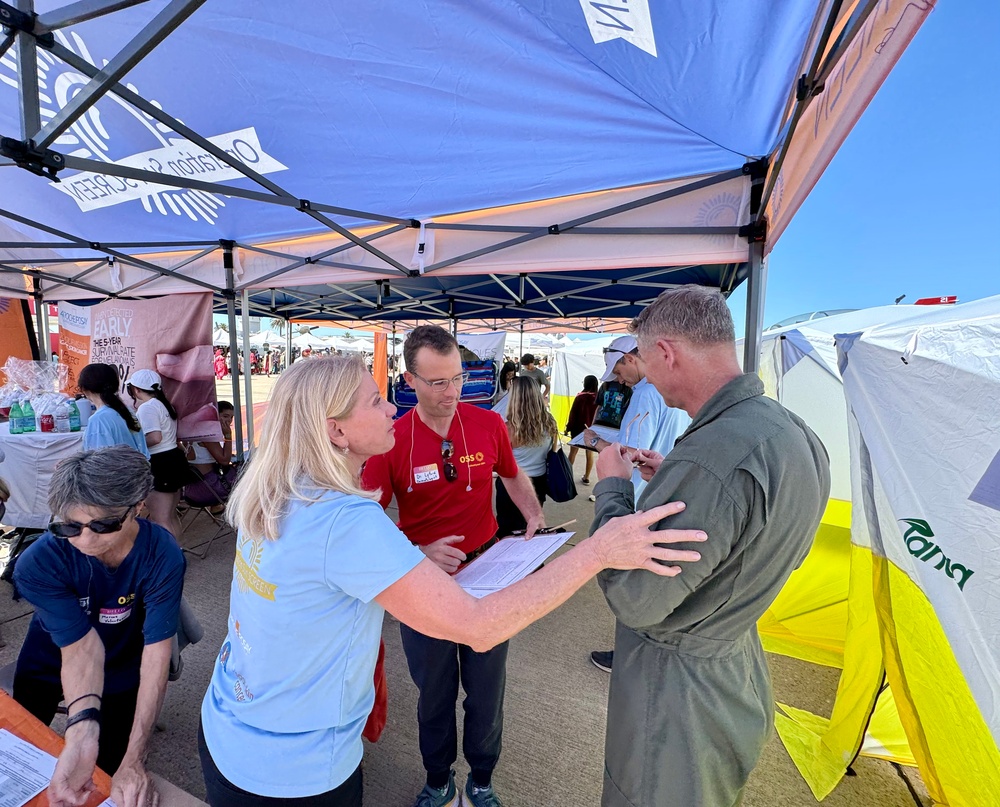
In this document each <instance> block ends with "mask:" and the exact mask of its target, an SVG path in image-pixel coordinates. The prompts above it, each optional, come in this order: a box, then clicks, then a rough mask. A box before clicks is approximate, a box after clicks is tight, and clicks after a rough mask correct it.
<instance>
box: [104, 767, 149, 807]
mask: <svg viewBox="0 0 1000 807" xmlns="http://www.w3.org/2000/svg"><path fill="white" fill-rule="evenodd" d="M111 798H112V799H114V802H115V804H117V805H118V807H156V805H157V804H159V801H160V794H159V793H157V792H156V788H155V787H154V785H153V781H152V779H150V777H149V773H148V772H147V771H146V767H145V766H144V765H143V764H142V763H141V762H139V761H135V762H130V761H129V760H128V759H125V760H123V761H122V764H121V767H119V768H118V771H117V772H116V773H115V775H114V776H113V777H111Z"/></svg>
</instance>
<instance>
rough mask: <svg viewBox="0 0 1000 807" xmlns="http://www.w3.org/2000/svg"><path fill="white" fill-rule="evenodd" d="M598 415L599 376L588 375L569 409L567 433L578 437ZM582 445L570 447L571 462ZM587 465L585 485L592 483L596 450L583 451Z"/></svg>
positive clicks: (584, 473) (584, 475)
mask: <svg viewBox="0 0 1000 807" xmlns="http://www.w3.org/2000/svg"><path fill="white" fill-rule="evenodd" d="M596 416H597V376H596V375H588V376H586V377H585V378H584V379H583V390H582V391H580V392H578V393H577V395H576V398H574V399H573V405H572V406H571V407H570V410H569V417H568V418H567V419H566V434H568V435H569V436H570V437H576V436H577V435H578V434H580V433H581V432H583V430H584V429H588V428H590V427H591V426H593V425H594V418H595V417H596ZM579 450H580V446H570V447H569V464H570V465H572V464H573V463H574V462H576V455H577V452H578V451H579ZM583 453H584V455H585V457H584V459H585V460H586V463H587V467H586V470H585V471H584V472H583V478H582V479H581V480H580V481H581V482H583V484H585V485H589V484H590V473H591V471H593V470H594V452H593V451H586V450H585V451H584V452H583Z"/></svg>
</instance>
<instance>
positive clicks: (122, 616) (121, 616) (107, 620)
mask: <svg viewBox="0 0 1000 807" xmlns="http://www.w3.org/2000/svg"><path fill="white" fill-rule="evenodd" d="M131 615H132V606H128V607H127V608H102V609H101V612H100V614H99V615H98V617H97V618H98V621H99V622H100V623H101V624H102V625H120V624H121V623H122V622H124V621H125V620H126V619H128V618H129V617H130V616H131Z"/></svg>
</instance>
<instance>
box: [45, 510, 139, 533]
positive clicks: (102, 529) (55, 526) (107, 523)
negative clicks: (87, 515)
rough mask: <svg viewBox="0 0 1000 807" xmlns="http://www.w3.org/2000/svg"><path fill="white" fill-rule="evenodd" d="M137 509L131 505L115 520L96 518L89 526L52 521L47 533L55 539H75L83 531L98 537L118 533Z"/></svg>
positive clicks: (71, 522)
mask: <svg viewBox="0 0 1000 807" xmlns="http://www.w3.org/2000/svg"><path fill="white" fill-rule="evenodd" d="M135 507H138V504H133V505H132V506H131V507H129V509H128V510H126V511H125V512H124V513H122V515H120V516H118V517H116V518H96V519H94V520H93V521H91V522H90V523H89V524H78V523H77V522H75V521H53V522H52V523H51V524H49V532H51V533H52V534H53V535H54V536H56V537H57V538H76V536H78V535H79V534H80V533H82V532H83V531H84V530H85V529H87V530H90V531H91V532H93V533H97V534H98V535H107V534H108V533H109V532H118V530H120V529H121V528H122V525H123V524H124V523H125V522H126V521H127V520H128V517H129V513H131V512H132V510H133V509H134V508H135Z"/></svg>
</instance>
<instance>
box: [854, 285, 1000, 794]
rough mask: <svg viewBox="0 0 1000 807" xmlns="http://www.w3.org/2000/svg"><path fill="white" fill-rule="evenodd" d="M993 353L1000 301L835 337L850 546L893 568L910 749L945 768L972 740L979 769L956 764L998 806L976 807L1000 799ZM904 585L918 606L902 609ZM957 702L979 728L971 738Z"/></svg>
mask: <svg viewBox="0 0 1000 807" xmlns="http://www.w3.org/2000/svg"><path fill="white" fill-rule="evenodd" d="M997 345H1000V297H992V298H988V299H985V300H980V301H977V302H972V303H966V304H964V305H959V306H955V307H954V308H950V309H945V310H934V309H931V310H929V311H927V312H926V313H923V314H921V315H919V316H915V317H914V318H912V319H907V320H904V321H901V322H897V323H893V324H888V325H884V326H881V327H876V328H871V329H869V330H866V331H864V332H862V333H854V334H849V335H841V336H838V346H839V354H840V364H841V370H842V373H843V377H844V390H845V393H846V395H847V401H848V404H849V406H850V414H851V420H850V428H851V461H852V481H853V486H854V500H855V509H854V514H853V520H852V527H851V529H852V540H853V541H854V543H855V544H856V545H858V546H861V547H865V548H868V549H870V550H871V552H872V554H873V555H874V556H875V557H876V558H883V559H885V561H887V563H888V568H887V575H888V579H887V580H886V582H885V583H884V585H885V589H884V591H885V592H886V594H885V595H884V596H885V597H886V600H885V601H884V602H882V603H880V605H881V607H882V610H883V612H884V613H886V614H891V615H892V617H893V619H894V623H895V627H894V628H893V630H892V632H891V634H890V635H891V637H892V642H891V645H889V646H888V647H887V653H888V652H890V651H891V653H892V655H894V656H895V657H896V659H897V661H896V663H898V664H899V666H900V671H901V674H902V676H903V677H904V678H905V680H906V681H907V685H906V688H907V690H908V692H907V694H908V700H909V701H910V702H911V703H912V708H913V709H914V712H915V714H914V718H915V720H917V721H919V724H918V725H919V726H920V729H919V730H920V732H921V733H922V735H923V737H922V738H921V741H920V743H919V744H917V743H914V742H913V740H912V739H911V745H914V746H915V747H922V746H926V748H927V749H928V752H929V753H930V755H931V757H934V756H935V755H942V756H948V755H949V754H953V753H954V747H955V745H954V742H953V741H952V739H951V737H950V735H951V734H953V732H952V731H951V729H950V727H952V726H958V725H960V726H961V727H962V728H961V729H960V731H961V733H962V734H963V737H965V736H969V737H973V736H975V737H976V744H975V748H976V749H979V750H980V751H977V752H976V753H977V756H978V758H976V759H972V758H970V757H971V754H972V753H973V752H971V751H970V750H969V746H967V747H966V748H964V749H963V750H962V752H961V753H962V754H964V755H966V757H965V759H964V760H963V759H958V760H952V762H954V763H955V764H956V766H960V765H962V763H963V761H965V762H966V764H967V765H968V770H969V771H970V772H971V773H973V774H974V775H975V778H976V780H977V782H990V783H991V784H990V785H989V787H990V788H993V789H992V790H991V791H990V792H991V793H992V796H990V795H988V794H987V793H985V792H980V796H981V797H982V798H983V799H985V800H984V801H983V802H982V803H984V804H985V803H995V801H996V798H997V797H998V796H1000V785H998V782H1000V767H997V766H998V762H997V761H998V760H1000V753H998V751H997V748H998V747H1000V609H998V608H997V603H998V602H1000V538H998V536H1000V430H998V428H997V423H998V416H1000V406H998V401H1000V354H998V351H997ZM894 575H904V576H905V577H904V578H903V580H904V581H906V583H900V582H899V581H898V580H894ZM910 584H912V586H915V587H916V589H917V590H918V591H919V593H920V595H919V596H918V597H912V596H909V597H908V598H907V599H905V605H904V604H903V602H904V600H901V599H899V598H902V597H907V596H908V595H907V586H908V585H910ZM924 603H927V607H926V610H924ZM938 622H939V623H940V629H941V631H943V637H942V638H941V640H940V642H939V643H935V642H934V637H935V635H936V633H937V632H938V631H937V623H938ZM952 654H953V656H954V662H952V661H951V660H950V657H951V656H952ZM952 664H957V668H958V670H957V671H956V673H955V674H953V675H949V674H948V671H949V669H950V665H952ZM894 687H895V684H894ZM963 692H968V693H971V698H972V699H974V703H975V707H976V708H978V712H979V713H980V714H981V716H982V721H983V723H984V724H985V726H984V729H983V732H982V733H981V734H980V735H979V736H976V735H977V725H981V724H980V723H979V718H978V715H977V716H974V717H973V716H972V714H971V713H969V711H968V708H964V707H965V706H966V704H964V702H963ZM942 695H944V696H945V697H942ZM970 708H972V707H971V705H970ZM910 730H911V728H908V733H909V732H910ZM990 739H992V743H991V742H990ZM980 752H981V755H979V754H980ZM988 760H989V761H988ZM984 766H985V767H984ZM987 768H988V770H987ZM959 769H960V768H959ZM941 786H942V788H943V789H944V790H945V791H947V790H948V789H949V786H950V785H949V782H946V781H942V782H941ZM950 803H959V802H957V801H956V802H950ZM962 803H966V802H962ZM968 803H971V802H968Z"/></svg>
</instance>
